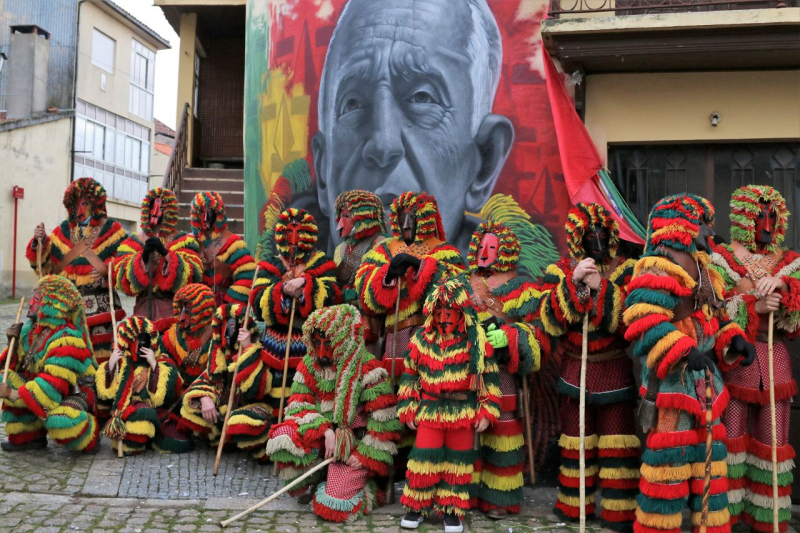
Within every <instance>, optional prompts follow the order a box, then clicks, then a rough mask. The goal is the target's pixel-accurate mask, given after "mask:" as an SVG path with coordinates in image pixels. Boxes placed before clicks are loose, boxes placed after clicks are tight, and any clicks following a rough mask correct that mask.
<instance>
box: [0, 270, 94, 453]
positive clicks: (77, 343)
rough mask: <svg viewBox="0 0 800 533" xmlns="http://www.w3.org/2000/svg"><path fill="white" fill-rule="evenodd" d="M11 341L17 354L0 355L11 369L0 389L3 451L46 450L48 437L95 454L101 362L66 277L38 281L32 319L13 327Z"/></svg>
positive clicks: (79, 302) (1, 363)
mask: <svg viewBox="0 0 800 533" xmlns="http://www.w3.org/2000/svg"><path fill="white" fill-rule="evenodd" d="M8 336H9V340H11V338H12V337H16V338H17V342H16V347H15V350H14V353H13V354H9V353H8V349H7V348H6V350H4V351H3V353H2V355H0V366H2V367H5V368H8V369H9V371H8V381H7V382H6V383H3V384H0V398H2V402H3V415H2V421H3V422H5V433H6V435H7V436H8V440H6V441H3V443H2V448H3V450H4V451H6V452H14V451H22V450H30V449H34V450H35V449H42V448H45V447H46V446H47V437H48V436H49V437H50V438H51V439H52V440H54V441H55V442H57V443H58V444H61V445H63V446H66V447H67V448H68V449H70V450H77V451H82V452H91V451H92V450H94V448H95V446H96V445H97V441H98V428H99V426H98V423H97V417H96V413H97V412H96V406H95V389H94V374H95V371H96V369H97V363H96V362H95V361H94V358H93V357H92V344H91V341H90V340H89V328H88V326H87V324H86V315H85V314H84V311H83V302H82V298H81V295H80V293H79V292H78V290H77V289H76V288H75V286H74V285H73V284H72V283H70V281H68V280H67V279H66V278H64V277H62V276H52V275H50V276H45V277H43V278H42V279H40V280H39V283H38V284H37V285H36V289H35V291H34V296H33V298H32V299H31V304H30V309H29V311H28V320H27V321H26V322H25V324H24V325H23V324H14V325H13V326H11V328H9V331H8ZM7 359H9V360H8V361H7ZM5 365H8V366H7V367H6V366H5Z"/></svg>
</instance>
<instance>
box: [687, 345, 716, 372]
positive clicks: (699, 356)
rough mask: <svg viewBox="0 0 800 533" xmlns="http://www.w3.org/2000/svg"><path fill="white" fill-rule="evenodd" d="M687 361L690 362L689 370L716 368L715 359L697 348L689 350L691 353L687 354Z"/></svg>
mask: <svg viewBox="0 0 800 533" xmlns="http://www.w3.org/2000/svg"><path fill="white" fill-rule="evenodd" d="M686 362H687V363H688V364H689V370H705V369H706V368H708V369H709V370H712V371H713V370H714V369H715V368H716V365H715V364H714V360H713V359H711V358H710V357H709V356H707V355H706V354H705V353H703V352H701V351H700V350H698V349H697V348H692V349H691V350H689V353H688V354H686Z"/></svg>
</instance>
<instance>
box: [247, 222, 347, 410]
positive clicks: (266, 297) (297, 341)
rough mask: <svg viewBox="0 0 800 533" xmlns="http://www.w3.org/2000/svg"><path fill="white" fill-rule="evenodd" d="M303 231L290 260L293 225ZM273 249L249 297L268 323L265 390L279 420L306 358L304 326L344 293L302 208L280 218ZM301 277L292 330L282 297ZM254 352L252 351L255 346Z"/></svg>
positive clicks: (288, 305) (264, 339)
mask: <svg viewBox="0 0 800 533" xmlns="http://www.w3.org/2000/svg"><path fill="white" fill-rule="evenodd" d="M293 223H297V224H299V226H300V230H299V239H300V241H299V244H298V248H297V250H296V251H295V252H294V255H291V252H290V247H289V244H288V230H287V227H288V226H289V224H293ZM275 244H276V247H277V249H278V253H279V255H278V257H274V258H271V259H269V260H267V261H262V262H261V263H260V267H259V271H258V279H257V280H255V284H254V286H253V292H252V293H251V296H250V297H251V298H252V302H253V313H254V315H255V316H256V317H260V318H261V320H263V321H264V323H265V324H266V327H265V328H264V336H263V337H262V339H261V342H260V343H259V344H258V346H259V349H260V350H261V351H263V353H262V354H261V355H260V357H261V358H262V359H263V360H264V362H265V363H266V364H267V366H268V367H269V368H270V375H271V381H270V383H271V385H270V386H269V387H268V388H267V389H266V391H267V392H268V394H269V400H268V402H269V404H270V405H271V406H272V415H273V416H274V417H275V418H277V417H278V406H279V404H280V398H281V396H282V395H283V396H284V397H288V396H289V390H288V388H289V387H291V383H292V380H293V378H294V372H295V370H296V369H297V365H299V364H300V361H302V359H303V356H304V355H306V346H305V344H304V343H303V341H302V338H301V337H302V329H301V328H302V327H303V322H304V321H305V320H306V318H308V316H309V315H310V314H311V313H312V312H314V311H316V310H317V309H320V308H323V307H327V306H329V305H335V304H338V303H339V302H340V301H341V298H342V292H341V290H340V289H339V285H338V284H337V283H336V277H335V270H336V265H335V264H334V263H333V261H331V260H330V259H329V258H328V256H327V255H326V254H325V252H322V251H319V250H316V244H317V224H316V221H315V220H314V217H313V216H311V214H310V213H308V212H307V211H305V210H303V209H295V208H290V209H287V210H286V211H284V212H283V213H281V215H280V217H279V218H278V223H277V224H276V226H275ZM301 277H302V278H303V279H304V280H305V284H304V285H303V292H302V294H301V296H300V297H299V298H297V303H296V305H295V316H294V323H293V326H292V331H291V332H290V331H289V319H290V315H291V309H292V298H291V297H289V296H287V295H286V294H284V292H283V288H284V284H285V283H286V282H288V281H290V280H292V279H295V278H301ZM287 342H290V343H291V348H290V350H289V375H288V376H286V383H287V390H285V391H284V390H283V389H282V388H281V384H282V381H283V361H284V358H285V356H286V343H287ZM251 349H253V347H251Z"/></svg>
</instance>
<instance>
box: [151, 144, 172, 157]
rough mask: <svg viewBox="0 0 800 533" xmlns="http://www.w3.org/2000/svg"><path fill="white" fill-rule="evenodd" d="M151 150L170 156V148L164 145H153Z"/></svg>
mask: <svg viewBox="0 0 800 533" xmlns="http://www.w3.org/2000/svg"><path fill="white" fill-rule="evenodd" d="M153 148H154V149H155V150H156V152H161V153H162V154H164V155H171V154H172V146H170V145H168V144H164V143H153Z"/></svg>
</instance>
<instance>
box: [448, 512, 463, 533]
mask: <svg viewBox="0 0 800 533" xmlns="http://www.w3.org/2000/svg"><path fill="white" fill-rule="evenodd" d="M463 531H464V525H463V524H462V523H461V519H460V518H459V517H457V516H456V515H454V514H446V515H444V533H462V532H463Z"/></svg>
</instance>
